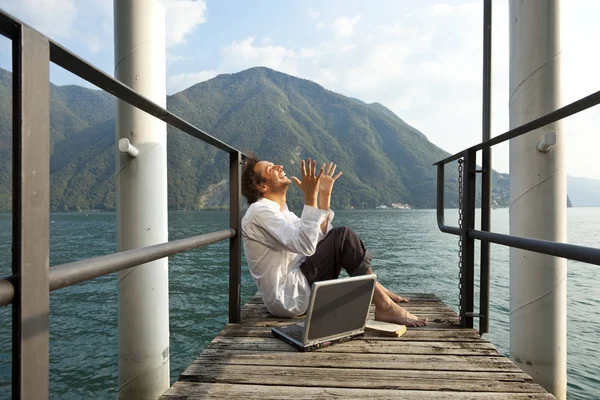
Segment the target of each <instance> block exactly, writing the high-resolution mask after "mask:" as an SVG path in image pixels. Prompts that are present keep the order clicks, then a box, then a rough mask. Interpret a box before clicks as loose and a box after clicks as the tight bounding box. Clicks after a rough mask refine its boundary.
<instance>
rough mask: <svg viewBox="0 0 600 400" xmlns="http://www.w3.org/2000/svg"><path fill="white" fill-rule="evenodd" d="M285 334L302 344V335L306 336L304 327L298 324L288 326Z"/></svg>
mask: <svg viewBox="0 0 600 400" xmlns="http://www.w3.org/2000/svg"><path fill="white" fill-rule="evenodd" d="M285 334H286V335H288V336H290V337H292V338H294V339H296V340H297V341H299V342H302V335H303V334H304V326H298V325H296V324H294V325H289V326H286V328H285Z"/></svg>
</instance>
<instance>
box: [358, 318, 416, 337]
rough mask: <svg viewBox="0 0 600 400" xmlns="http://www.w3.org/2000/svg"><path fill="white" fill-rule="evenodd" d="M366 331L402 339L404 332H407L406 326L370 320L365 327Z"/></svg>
mask: <svg viewBox="0 0 600 400" xmlns="http://www.w3.org/2000/svg"><path fill="white" fill-rule="evenodd" d="M365 331H368V332H377V333H380V334H382V335H385V336H396V337H400V336H402V335H403V334H404V332H406V325H398V324H392V323H389V322H381V321H374V320H368V321H367V325H366V326H365Z"/></svg>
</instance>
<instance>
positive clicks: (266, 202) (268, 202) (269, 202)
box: [258, 197, 288, 211]
mask: <svg viewBox="0 0 600 400" xmlns="http://www.w3.org/2000/svg"><path fill="white" fill-rule="evenodd" d="M258 202H259V203H262V204H264V205H266V206H267V207H269V208H272V209H274V210H277V211H281V209H280V208H279V204H278V203H276V202H274V201H273V200H269V199H267V198H264V197H262V198H261V199H259V200H258ZM287 209H288V206H287V203H285V204H284V205H283V211H286V210H287Z"/></svg>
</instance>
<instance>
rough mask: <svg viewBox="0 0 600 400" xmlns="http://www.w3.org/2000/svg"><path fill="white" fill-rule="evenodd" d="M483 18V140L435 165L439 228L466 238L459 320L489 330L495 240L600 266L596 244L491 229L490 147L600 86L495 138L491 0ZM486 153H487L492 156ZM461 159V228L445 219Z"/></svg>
mask: <svg viewBox="0 0 600 400" xmlns="http://www.w3.org/2000/svg"><path fill="white" fill-rule="evenodd" d="M483 21H484V26H483V30H484V31H483V37H484V43H483V47H484V51H483V54H484V60H483V110H482V114H483V134H482V138H483V140H482V142H481V143H479V144H477V145H475V146H472V147H469V148H468V149H466V150H463V151H461V152H458V153H456V154H454V155H452V156H449V157H447V158H445V159H443V160H441V161H438V162H437V163H435V165H437V223H438V227H439V229H440V230H441V231H442V232H444V233H450V234H453V235H458V236H460V237H461V246H460V249H459V252H460V254H461V255H462V269H463V271H462V275H461V278H460V294H459V296H460V310H459V314H460V322H461V325H462V326H463V327H465V328H472V327H473V320H474V318H479V333H480V334H483V333H486V332H488V328H489V288H490V282H489V281H490V257H489V244H490V243H495V244H500V245H503V246H508V247H515V248H519V249H523V250H528V251H533V252H537V253H542V254H547V255H551V256H555V257H563V258H566V259H569V260H575V261H581V262H584V263H589V264H596V265H600V249H597V248H592V247H584V246H577V245H573V244H567V243H561V242H554V241H548V240H540V239H531V238H524V237H519V236H514V235H505V234H500V233H494V232H489V230H490V223H489V221H490V212H491V211H490V209H491V204H490V200H491V197H490V191H491V172H492V164H491V155H490V154H489V151H490V148H491V147H492V146H495V145H497V144H500V143H503V142H506V141H508V140H510V139H513V138H516V137H518V136H521V135H524V134H526V133H529V132H531V131H533V130H536V129H538V128H542V127H544V126H546V125H548V124H551V123H553V122H556V121H558V120H560V119H563V118H566V117H569V116H571V115H573V114H576V113H578V112H580V111H584V110H586V109H588V108H591V107H593V106H596V105H598V104H600V91H597V92H595V93H593V94H591V95H589V96H587V97H584V98H582V99H580V100H577V101H575V102H573V103H571V104H568V105H566V106H564V107H562V108H559V109H557V110H555V111H552V112H550V113H548V114H546V115H544V116H542V117H540V118H537V119H535V120H533V121H531V122H528V123H526V124H523V125H521V126H518V127H516V128H514V129H511V130H509V131H508V132H506V133H503V134H501V135H499V136H496V137H495V138H493V139H491V138H490V135H489V132H490V121H491V119H490V115H491V110H490V104H491V62H490V61H491V26H492V25H491V0H485V2H484V18H483ZM478 151H482V153H483V154H482V155H483V158H482V167H481V169H479V170H478V169H476V157H477V152H478ZM486 152H487V154H488V155H487V156H486ZM457 160H460V161H461V162H462V163H463V168H462V176H461V178H462V187H461V188H460V189H462V193H463V195H464V198H463V201H462V204H461V206H460V209H459V213H460V214H461V215H462V217H463V223H462V228H459V227H455V226H447V225H445V221H444V167H445V165H446V164H448V163H451V162H453V161H457ZM477 174H482V201H481V230H476V229H475V205H476V191H475V183H476V175H477ZM460 189H459V190H460ZM475 239H477V240H479V241H480V242H481V262H480V307H479V309H480V311H479V313H477V314H476V313H474V312H473V309H474V287H475V282H474V276H475V252H474V249H475Z"/></svg>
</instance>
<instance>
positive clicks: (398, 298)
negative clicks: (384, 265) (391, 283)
mask: <svg viewBox="0 0 600 400" xmlns="http://www.w3.org/2000/svg"><path fill="white" fill-rule="evenodd" d="M381 287H382V288H383V291H384V292H385V294H387V295H388V297H389V298H390V299H392V301H393V302H394V303H408V297H402V296H398V295H397V294H396V293H394V292H392V291H391V290H390V289H388V288H386V287H385V286H383V285H381Z"/></svg>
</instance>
